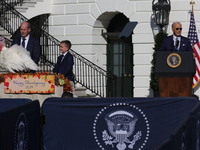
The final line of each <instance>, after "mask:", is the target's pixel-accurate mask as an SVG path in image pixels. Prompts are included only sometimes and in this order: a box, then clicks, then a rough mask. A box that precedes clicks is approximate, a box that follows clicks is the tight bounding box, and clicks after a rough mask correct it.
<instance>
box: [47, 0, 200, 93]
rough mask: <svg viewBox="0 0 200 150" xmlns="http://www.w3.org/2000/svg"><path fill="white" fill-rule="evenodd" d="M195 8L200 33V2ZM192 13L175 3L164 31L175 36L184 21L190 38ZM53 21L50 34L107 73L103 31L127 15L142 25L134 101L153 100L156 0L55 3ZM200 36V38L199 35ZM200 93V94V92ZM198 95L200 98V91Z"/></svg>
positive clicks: (184, 0) (184, 3) (137, 35)
mask: <svg viewBox="0 0 200 150" xmlns="http://www.w3.org/2000/svg"><path fill="white" fill-rule="evenodd" d="M195 3H196V4H195V5H194V11H195V20H196V26H197V30H198V33H199V32H200V25H199V22H200V17H199V16H200V0H196V1H195ZM190 10H191V5H190V1H188V0H181V1H180V0H171V12H170V18H169V20H170V23H169V26H166V27H165V28H164V30H165V31H166V32H167V33H168V34H172V31H171V24H172V22H174V21H180V22H181V23H182V25H183V31H182V32H183V35H184V36H187V33H188V29H189V21H190V15H189V11H190ZM51 11H52V12H51V15H50V18H49V23H50V24H49V26H50V34H51V35H53V36H55V37H56V38H57V39H58V40H60V41H61V40H65V39H68V40H70V41H71V42H72V44H73V46H72V49H73V50H75V51H77V52H78V53H79V54H81V55H83V56H84V57H86V58H87V59H89V60H91V61H92V62H93V63H95V64H97V65H99V66H100V67H102V68H104V69H106V41H105V40H104V38H103V37H102V36H101V32H102V30H104V32H106V27H107V25H108V23H109V21H110V19H111V18H112V17H113V16H114V15H115V14H117V13H119V12H121V13H123V14H124V15H125V16H126V17H127V18H129V20H130V21H137V22H138V25H137V26H136V28H135V29H134V34H133V36H132V37H133V38H132V41H133V48H134V49H133V50H134V56H133V57H134V58H133V60H134V62H133V63H134V68H133V70H134V82H133V85H134V97H147V96H152V95H151V94H150V90H149V80H150V71H151V63H150V62H151V60H152V53H153V49H152V48H153V47H154V36H155V35H156V34H157V33H158V31H159V28H158V26H156V25H155V24H154V22H153V16H152V0H52V6H51ZM199 36H200V34H199ZM196 90H197V91H196ZM195 91H196V92H195V94H197V95H198V96H199V95H200V90H199V88H197V89H195Z"/></svg>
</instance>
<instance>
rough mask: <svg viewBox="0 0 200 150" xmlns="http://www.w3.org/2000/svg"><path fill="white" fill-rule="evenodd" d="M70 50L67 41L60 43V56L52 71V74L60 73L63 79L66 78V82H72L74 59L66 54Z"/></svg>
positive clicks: (69, 43) (68, 53) (69, 44)
mask: <svg viewBox="0 0 200 150" xmlns="http://www.w3.org/2000/svg"><path fill="white" fill-rule="evenodd" d="M70 48H71V42H70V41H68V40H65V41H62V42H61V43H60V51H61V53H62V55H60V56H59V57H58V60H57V63H56V65H55V67H54V69H53V72H54V73H57V74H59V73H61V74H63V75H64V76H65V77H67V79H68V80H70V81H74V79H73V73H72V69H73V65H74V59H73V56H72V54H70V52H68V50H69V49H70Z"/></svg>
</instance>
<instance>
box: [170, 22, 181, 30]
mask: <svg viewBox="0 0 200 150" xmlns="http://www.w3.org/2000/svg"><path fill="white" fill-rule="evenodd" d="M176 23H179V24H181V23H180V22H178V21H177V22H173V23H172V28H173V27H174V24H176Z"/></svg>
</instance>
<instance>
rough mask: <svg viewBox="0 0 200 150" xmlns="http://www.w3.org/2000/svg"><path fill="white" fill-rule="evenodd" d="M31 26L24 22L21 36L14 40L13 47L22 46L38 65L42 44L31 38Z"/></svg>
mask: <svg viewBox="0 0 200 150" xmlns="http://www.w3.org/2000/svg"><path fill="white" fill-rule="evenodd" d="M30 31H31V26H30V24H29V23H28V22H22V23H21V26H20V34H21V36H20V37H18V38H15V39H13V41H12V45H14V44H17V45H22V46H23V47H24V48H26V49H27V50H28V51H29V52H30V55H31V58H32V60H33V61H34V62H35V63H36V64H38V62H39V58H40V43H39V41H38V40H36V39H34V38H33V37H31V36H30V34H29V33H30Z"/></svg>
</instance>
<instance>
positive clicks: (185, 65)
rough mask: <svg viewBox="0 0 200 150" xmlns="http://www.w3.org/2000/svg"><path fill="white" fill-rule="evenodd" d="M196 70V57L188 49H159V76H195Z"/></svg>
mask: <svg viewBox="0 0 200 150" xmlns="http://www.w3.org/2000/svg"><path fill="white" fill-rule="evenodd" d="M195 72H196V67H195V59H193V54H192V52H188V51H178V52H177V51H176V52H175V51H158V52H157V53H156V65H155V73H156V75H157V76H158V77H159V76H160V77H161V76H162V77H174V76H176V77H193V76H194V75H195Z"/></svg>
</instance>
